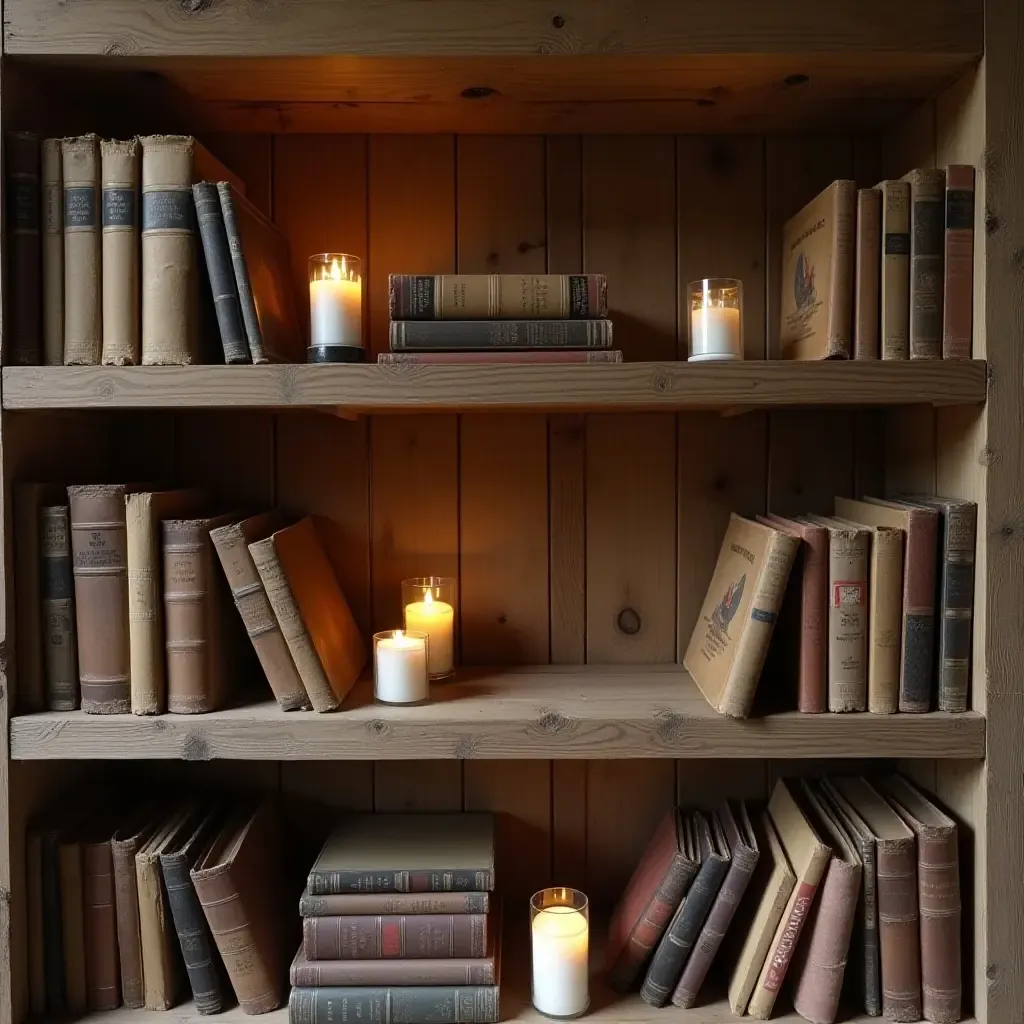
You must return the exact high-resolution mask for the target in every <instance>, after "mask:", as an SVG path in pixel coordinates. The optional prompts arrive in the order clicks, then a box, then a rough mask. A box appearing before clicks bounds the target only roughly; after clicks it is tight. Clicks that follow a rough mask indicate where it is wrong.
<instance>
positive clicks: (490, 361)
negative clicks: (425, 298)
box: [377, 349, 622, 366]
mask: <svg viewBox="0 0 1024 1024" xmlns="http://www.w3.org/2000/svg"><path fill="white" fill-rule="evenodd" d="M377 362H378V363H379V364H381V365H384V366H428V365H432V364H442V365H455V366H463V365H469V364H475V365H483V366H496V365H497V366H500V365H503V364H521V365H529V364H536V365H543V364H545V363H548V364H550V363H621V362H622V353H621V352H620V351H619V350H618V349H612V350H611V351H607V352H593V351H591V352H584V351H573V350H572V349H548V350H547V351H544V352H539V351H533V352H513V351H507V350H501V351H497V352H381V353H380V354H379V355H378V356H377Z"/></svg>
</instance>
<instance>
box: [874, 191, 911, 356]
mask: <svg viewBox="0 0 1024 1024" xmlns="http://www.w3.org/2000/svg"><path fill="white" fill-rule="evenodd" d="M875 188H877V189H878V190H879V191H880V192H881V193H882V280H881V291H880V294H879V313H880V328H881V353H882V358H883V359H906V358H908V356H909V355H910V186H909V185H908V184H907V183H906V182H905V181H882V182H879V183H878V184H877V185H876V186H875Z"/></svg>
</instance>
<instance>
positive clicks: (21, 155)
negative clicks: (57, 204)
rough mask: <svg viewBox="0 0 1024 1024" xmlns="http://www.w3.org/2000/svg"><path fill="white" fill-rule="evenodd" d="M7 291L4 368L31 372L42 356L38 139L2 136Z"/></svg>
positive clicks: (23, 135) (16, 134) (12, 134)
mask: <svg viewBox="0 0 1024 1024" xmlns="http://www.w3.org/2000/svg"><path fill="white" fill-rule="evenodd" d="M6 141H7V153H6V165H7V166H6V172H7V189H6V194H7V228H6V231H7V235H8V238H9V243H8V244H9V248H8V261H7V286H8V289H9V296H10V297H9V298H8V300H7V303H6V305H7V306H8V311H9V316H10V321H11V322H10V325H9V329H8V330H5V331H4V334H5V335H6V337H5V338H4V349H5V355H6V359H5V362H6V363H8V364H9V365H12V366H36V365H38V363H39V358H40V355H41V350H42V333H43V330H42V284H41V276H42V239H41V238H40V209H39V139H38V138H37V137H36V136H35V135H33V134H31V133H30V132H8V133H7V137H6Z"/></svg>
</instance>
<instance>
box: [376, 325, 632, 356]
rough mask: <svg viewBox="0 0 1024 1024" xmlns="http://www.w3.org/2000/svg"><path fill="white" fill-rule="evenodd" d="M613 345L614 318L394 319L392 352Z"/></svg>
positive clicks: (607, 346)
mask: <svg viewBox="0 0 1024 1024" xmlns="http://www.w3.org/2000/svg"><path fill="white" fill-rule="evenodd" d="M611 347H612V322H611V320H392V321H391V351H392V352H406V351H409V352H444V351H446V350H449V349H450V350H453V351H459V352H462V351H467V352H472V351H474V350H477V349H480V350H483V351H489V350H492V349H501V350H502V351H516V350H525V351H530V350H532V349H573V348H578V349H590V348H599V349H605V348H611Z"/></svg>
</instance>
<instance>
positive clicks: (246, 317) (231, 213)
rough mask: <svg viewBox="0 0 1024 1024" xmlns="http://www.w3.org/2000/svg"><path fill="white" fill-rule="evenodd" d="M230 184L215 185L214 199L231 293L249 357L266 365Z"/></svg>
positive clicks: (261, 334)
mask: <svg viewBox="0 0 1024 1024" xmlns="http://www.w3.org/2000/svg"><path fill="white" fill-rule="evenodd" d="M231 187H232V186H231V182H229V181H218V182H217V198H218V200H219V201H220V212H221V216H222V217H223V218H224V233H225V236H226V237H227V242H228V251H229V253H230V255H231V269H232V273H233V274H234V277H235V289H236V290H237V292H238V305H239V310H240V312H241V315H242V323H243V325H244V326H245V336H246V340H247V341H248V343H249V355H250V357H251V358H252V361H253V362H254V363H266V362H269V360H268V359H267V355H266V352H265V351H264V349H263V329H262V328H261V327H260V318H259V315H258V314H257V312H256V301H255V299H253V295H252V282H251V281H250V280H249V265H248V263H247V262H246V259H245V250H244V249H243V248H242V235H241V232H240V231H239V230H238V217H237V215H236V213H235V197H234V195H233V194H232V192H231Z"/></svg>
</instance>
